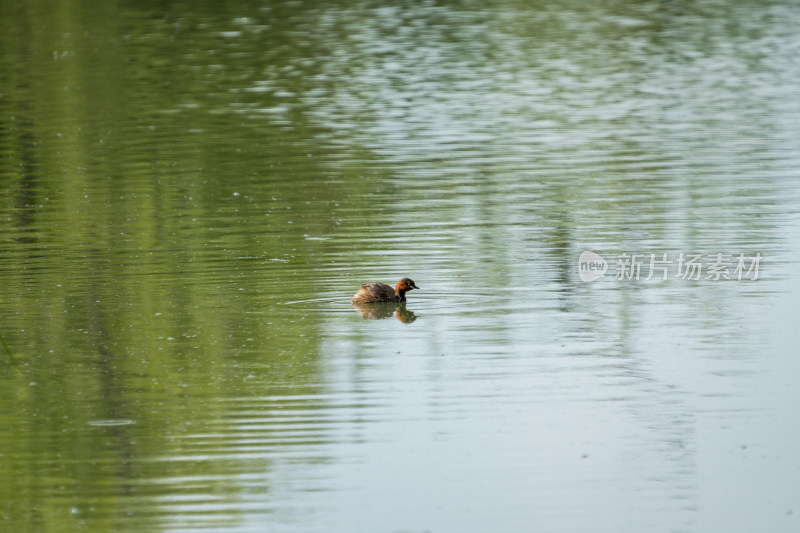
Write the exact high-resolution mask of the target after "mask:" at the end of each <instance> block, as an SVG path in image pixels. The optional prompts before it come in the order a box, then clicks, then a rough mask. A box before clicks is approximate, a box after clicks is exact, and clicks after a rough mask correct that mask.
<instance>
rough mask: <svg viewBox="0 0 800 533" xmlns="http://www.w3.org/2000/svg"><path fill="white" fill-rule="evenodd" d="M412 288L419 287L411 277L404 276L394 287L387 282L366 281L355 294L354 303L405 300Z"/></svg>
mask: <svg viewBox="0 0 800 533" xmlns="http://www.w3.org/2000/svg"><path fill="white" fill-rule="evenodd" d="M412 289H419V287H417V286H416V284H415V283H414V280H412V279H410V278H403V279H401V280H400V281H398V282H397V285H396V286H395V288H394V289H393V288H392V286H391V285H387V284H385V283H364V284H363V285H362V286H361V289H359V291H358V292H357V293H356V295H355V296H353V300H352V302H353V303H354V304H372V303H381V302H405V301H406V293H407V292H408V291H410V290H412Z"/></svg>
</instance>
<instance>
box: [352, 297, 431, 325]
mask: <svg viewBox="0 0 800 533" xmlns="http://www.w3.org/2000/svg"><path fill="white" fill-rule="evenodd" d="M353 309H355V310H356V311H358V312H359V313H361V316H362V317H363V318H364V320H380V319H383V318H391V317H392V316H395V317H397V320H399V321H400V322H405V323H406V324H410V323H412V322H414V321H415V320H416V319H417V315H415V314H414V311H409V310H408V309H406V303H405V302H401V303H367V304H363V303H361V304H360V303H354V304H353Z"/></svg>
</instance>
